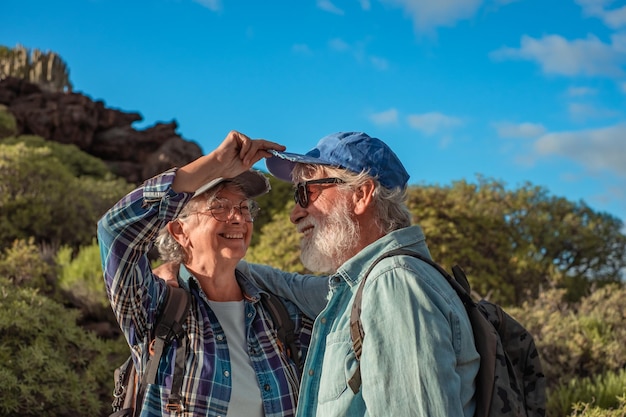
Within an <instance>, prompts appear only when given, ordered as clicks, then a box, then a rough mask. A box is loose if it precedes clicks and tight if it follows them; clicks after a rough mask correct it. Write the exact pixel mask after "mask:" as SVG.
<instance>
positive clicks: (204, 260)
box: [98, 131, 326, 417]
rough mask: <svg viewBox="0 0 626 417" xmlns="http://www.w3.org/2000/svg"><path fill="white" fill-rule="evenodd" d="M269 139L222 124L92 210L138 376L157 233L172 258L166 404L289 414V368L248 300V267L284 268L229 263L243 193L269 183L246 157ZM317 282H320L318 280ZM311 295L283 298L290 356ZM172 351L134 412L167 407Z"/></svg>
mask: <svg viewBox="0 0 626 417" xmlns="http://www.w3.org/2000/svg"><path fill="white" fill-rule="evenodd" d="M270 149H271V150H284V147H283V146H281V145H278V144H276V143H273V142H269V141H265V140H251V139H249V138H248V137H246V136H245V135H243V134H240V133H238V132H234V131H233V132H230V133H229V135H228V136H227V137H226V139H225V140H224V141H223V142H222V144H221V145H220V146H219V147H218V148H217V149H215V150H214V151H212V152H211V153H209V154H208V155H205V156H203V157H201V158H198V159H197V160H195V161H193V162H191V163H189V164H187V165H185V166H183V167H181V168H179V169H172V170H170V171H166V172H164V173H163V174H160V175H158V176H155V177H154V178H151V179H149V180H147V181H146V182H145V183H144V184H143V185H141V186H140V187H138V188H137V189H135V190H134V191H132V192H130V193H129V194H128V195H127V196H125V197H124V198H122V199H121V200H120V201H119V202H118V203H117V204H116V205H115V206H114V207H113V208H111V209H110V210H109V211H108V212H107V213H106V214H105V215H104V216H103V217H102V219H101V220H100V221H99V222H98V240H99V244H100V248H101V257H102V266H103V270H104V278H105V283H106V288H107V293H108V296H109V299H110V302H111V306H112V308H113V311H114V313H115V315H116V317H117V320H118V322H119V324H120V327H121V329H122V331H123V333H124V335H125V337H126V339H127V341H128V344H129V346H130V347H131V351H132V354H133V359H134V362H135V366H136V368H137V372H138V375H139V378H141V377H142V376H143V374H144V372H145V370H146V363H147V361H148V359H149V357H150V342H151V340H152V338H153V337H154V334H153V332H154V325H155V322H156V318H157V317H158V313H159V312H160V309H162V304H163V302H164V299H165V295H166V293H167V291H168V290H167V288H168V286H167V285H166V283H165V282H164V281H163V280H161V279H159V278H158V277H157V276H156V275H155V274H154V272H153V271H152V269H151V266H150V261H149V259H148V252H149V251H150V249H151V248H152V247H153V245H154V243H155V241H158V243H159V245H158V246H159V251H160V253H161V255H162V257H163V258H164V259H165V260H169V261H177V262H180V263H181V267H180V272H179V277H178V285H179V286H180V287H182V288H184V289H185V290H186V291H188V292H189V293H190V295H191V307H190V314H188V316H187V318H186V320H185V322H184V323H183V327H184V329H185V332H186V335H187V338H186V343H188V347H187V349H186V352H187V353H186V355H185V358H184V375H183V379H182V386H181V399H182V400H181V404H180V406H179V407H177V408H176V409H175V410H174V411H175V412H176V413H178V414H176V415H187V416H255V417H261V416H276V417H278V416H291V415H294V414H295V409H296V403H297V395H298V389H299V378H298V370H297V369H296V366H295V364H294V362H293V360H292V359H291V358H290V357H289V356H288V355H287V352H286V351H285V349H282V347H281V345H280V343H277V340H276V334H275V331H274V329H273V327H272V323H271V319H270V318H271V316H270V315H269V312H268V311H266V310H265V307H264V305H263V304H262V303H261V302H260V299H261V295H262V293H263V291H262V290H260V289H259V287H257V286H256V285H255V283H254V281H253V278H252V276H253V275H258V274H270V273H271V274H274V273H275V274H279V273H280V274H284V275H281V277H283V278H284V279H287V280H288V279H289V277H290V274H288V273H281V272H280V271H276V270H274V269H272V268H269V267H259V269H258V270H251V268H250V266H248V265H247V264H245V263H242V264H243V265H244V267H241V265H242V264H240V261H241V260H242V258H243V257H244V256H245V254H246V251H247V249H248V246H249V244H250V239H251V237H252V229H253V221H254V218H255V215H256V214H257V213H258V210H259V209H258V206H257V204H256V203H255V202H254V200H252V198H254V197H256V196H259V195H262V194H265V193H266V192H268V191H269V188H270V187H269V183H268V181H267V179H266V178H265V176H263V175H262V174H261V173H259V172H256V171H251V170H250V168H251V167H252V165H254V164H255V163H256V162H257V161H259V160H260V159H261V158H263V157H267V156H269V155H270V154H269V153H268V150H270ZM316 281H323V280H316ZM319 290H320V291H322V292H324V293H325V292H326V283H325V282H321V283H320V285H319ZM323 298H324V297H312V299H311V302H310V303H309V305H306V303H305V305H304V306H302V305H301V306H300V308H303V309H304V310H305V311H302V310H299V309H298V308H297V307H296V306H295V305H293V304H290V303H289V302H287V301H285V304H286V305H287V307H288V310H289V312H290V315H291V317H292V319H293V320H294V323H295V334H296V342H297V346H298V347H299V349H300V354H301V355H302V357H304V355H305V354H306V350H307V349H308V343H309V338H310V328H309V327H308V326H307V325H306V324H307V323H308V324H309V325H310V323H311V321H310V320H307V319H306V317H305V314H306V315H308V316H312V317H314V316H315V315H316V314H317V313H318V312H319V311H321V309H322V308H323V307H324V305H323V304H324V302H323ZM320 300H322V301H320ZM175 355H176V349H174V348H171V349H167V350H166V351H165V352H164V355H163V357H162V359H161V362H160V366H159V367H158V372H157V375H156V379H155V383H154V384H150V385H148V386H147V387H146V390H145V393H144V394H143V401H141V403H140V404H138V405H137V415H141V416H161V415H170V413H171V412H172V410H171V409H168V408H167V398H168V394H169V392H170V390H171V389H172V379H173V376H172V372H173V368H174V366H173V363H174V362H175V361H176V359H177V358H175ZM181 356H182V355H181ZM178 359H180V358H178Z"/></svg>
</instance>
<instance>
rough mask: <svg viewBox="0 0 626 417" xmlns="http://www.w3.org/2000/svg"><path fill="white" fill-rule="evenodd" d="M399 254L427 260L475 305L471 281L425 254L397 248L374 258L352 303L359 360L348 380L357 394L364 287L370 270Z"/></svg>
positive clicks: (352, 333)
mask: <svg viewBox="0 0 626 417" xmlns="http://www.w3.org/2000/svg"><path fill="white" fill-rule="evenodd" d="M398 255H407V256H412V257H414V258H418V259H420V260H422V261H424V262H426V263H427V264H429V265H430V266H432V267H433V268H435V269H436V270H437V271H439V273H440V274H441V275H443V276H444V277H445V278H446V280H447V281H448V282H449V283H450V285H451V286H452V287H453V288H454V289H455V291H456V292H457V294H459V297H460V298H461V301H463V304H465V306H466V307H467V306H470V305H475V303H474V301H473V300H472V297H471V296H470V295H469V283H468V282H467V279H465V282H461V283H459V282H457V280H456V279H454V278H452V277H451V276H450V274H448V272H446V270H445V269H443V268H442V267H441V265H439V264H438V263H436V262H435V261H433V260H432V259H430V258H428V257H426V256H424V255H421V254H420V253H418V252H415V251H412V250H408V249H395V250H392V251H389V252H385V253H383V254H382V255H381V256H379V257H378V258H377V259H376V260H374V262H372V263H371V265H370V267H369V268H368V270H367V272H366V273H365V275H364V276H363V278H362V279H361V283H360V284H359V288H358V289H357V292H356V295H355V298H354V303H353V304H352V310H351V312H350V336H351V338H352V348H353V349H354V354H355V356H356V360H357V368H356V371H355V372H354V374H353V375H352V377H351V378H350V379H349V380H348V385H349V386H350V388H351V389H352V392H354V393H355V394H356V393H357V392H359V389H360V387H361V363H360V359H361V353H362V350H363V338H364V337H365V331H364V330H363V325H362V324H361V304H362V302H363V288H364V287H365V281H366V280H367V277H368V276H369V274H370V272H372V270H373V269H374V267H375V266H376V265H377V264H378V263H379V262H380V261H382V260H383V259H385V258H388V257H390V256H398ZM455 276H456V272H455ZM463 276H464V275H463Z"/></svg>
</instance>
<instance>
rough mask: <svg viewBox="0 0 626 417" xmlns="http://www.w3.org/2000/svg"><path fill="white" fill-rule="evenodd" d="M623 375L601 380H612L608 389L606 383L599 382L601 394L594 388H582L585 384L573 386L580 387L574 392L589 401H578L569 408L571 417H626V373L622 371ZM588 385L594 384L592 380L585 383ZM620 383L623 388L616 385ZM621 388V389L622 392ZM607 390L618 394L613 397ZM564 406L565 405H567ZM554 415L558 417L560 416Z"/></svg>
mask: <svg viewBox="0 0 626 417" xmlns="http://www.w3.org/2000/svg"><path fill="white" fill-rule="evenodd" d="M621 374H622V375H621V376H619V375H617V376H613V375H611V376H608V377H602V378H599V379H600V380H602V379H611V380H612V381H611V382H609V384H611V385H612V387H606V386H604V383H603V382H602V381H599V382H600V384H602V385H603V386H602V387H601V388H600V391H601V392H599V393H594V392H595V391H598V390H597V389H595V388H594V387H593V386H587V387H586V389H585V388H584V387H582V385H583V384H573V385H578V387H573V388H572V391H575V390H579V391H580V392H579V393H578V395H581V396H586V397H588V400H586V401H578V402H576V403H575V404H573V405H571V407H569V408H570V409H571V410H572V413H571V414H570V417H626V392H624V391H625V390H626V377H625V376H624V371H622V373H621ZM587 383H588V384H593V382H592V381H590V380H587V382H585V384H587ZM620 383H621V387H617V386H616V385H617V384H620ZM619 388H621V390H620V389H619ZM607 389H608V390H610V389H613V390H615V391H617V392H618V394H615V391H614V392H613V394H614V395H615V396H612V394H611V393H608V392H607ZM565 390H567V389H565ZM619 392H621V394H619ZM596 394H598V395H599V399H597V397H596V396H595V395H596ZM563 405H565V403H564V404H563ZM561 410H565V407H563V408H561ZM553 415H555V416H557V415H559V414H553ZM560 415H563V414H560Z"/></svg>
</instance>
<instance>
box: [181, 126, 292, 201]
mask: <svg viewBox="0 0 626 417" xmlns="http://www.w3.org/2000/svg"><path fill="white" fill-rule="evenodd" d="M269 150H277V151H284V150H285V147H284V146H283V145H280V144H278V143H276V142H271V141H269V140H265V139H250V138H249V137H248V136H246V135H244V134H243V133H240V132H237V131H235V130H232V131H230V132H229V133H228V135H227V136H226V138H225V139H224V140H223V141H222V143H221V144H220V145H219V146H218V147H217V148H215V149H214V150H213V151H212V152H210V153H209V154H207V155H204V156H201V157H200V158H198V159H196V160H195V161H192V162H190V163H188V164H187V165H185V166H183V167H181V168H179V169H178V171H177V173H176V178H175V179H174V182H173V183H172V189H173V190H174V191H176V192H178V193H180V192H188V193H192V192H195V191H196V190H197V189H198V188H200V187H201V186H202V185H204V184H206V183H207V182H209V181H212V180H214V179H216V178H234V177H236V176H237V175H239V174H241V173H242V172H244V171H247V170H249V169H250V168H252V166H253V165H254V164H256V163H257V162H259V161H260V160H261V159H262V158H267V157H270V156H272V155H271V154H270V153H269V152H268V151H269Z"/></svg>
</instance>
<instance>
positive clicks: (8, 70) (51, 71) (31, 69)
mask: <svg viewBox="0 0 626 417" xmlns="http://www.w3.org/2000/svg"><path fill="white" fill-rule="evenodd" d="M6 77H17V78H21V79H23V80H27V81H29V82H31V83H34V84H37V85H39V86H40V87H41V88H43V89H44V90H46V91H51V92H53V91H72V84H71V83H70V79H69V70H68V68H67V65H66V64H65V62H64V61H63V60H62V59H61V57H60V56H58V55H57V54H55V53H54V52H42V51H40V50H39V49H33V50H30V49H27V48H24V47H23V46H21V45H17V46H16V47H15V48H13V49H9V48H6V47H5V48H2V49H1V50H0V79H2V78H6Z"/></svg>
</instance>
